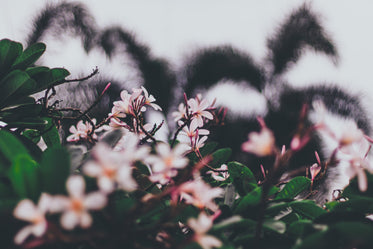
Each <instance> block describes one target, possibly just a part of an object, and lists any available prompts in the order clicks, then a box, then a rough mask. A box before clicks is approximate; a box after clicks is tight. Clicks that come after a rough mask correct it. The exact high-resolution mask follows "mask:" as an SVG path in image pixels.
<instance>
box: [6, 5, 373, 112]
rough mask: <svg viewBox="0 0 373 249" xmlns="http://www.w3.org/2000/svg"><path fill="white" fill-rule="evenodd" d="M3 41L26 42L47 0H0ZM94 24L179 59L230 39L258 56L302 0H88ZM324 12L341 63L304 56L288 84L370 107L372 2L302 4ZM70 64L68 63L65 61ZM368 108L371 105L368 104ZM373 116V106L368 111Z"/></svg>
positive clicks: (310, 54)
mask: <svg viewBox="0 0 373 249" xmlns="http://www.w3.org/2000/svg"><path fill="white" fill-rule="evenodd" d="M2 2H3V3H2V7H1V9H0V38H5V37H7V38H11V39H14V40H18V41H24V39H25V37H26V34H28V30H29V28H30V20H31V18H32V17H34V16H35V13H36V12H37V11H38V10H40V9H41V8H42V7H43V6H44V4H45V3H46V2H57V1H47V0H12V1H5V0H2ZM81 2H84V3H86V5H87V6H88V7H89V9H90V11H92V13H93V15H94V16H95V18H96V22H97V24H98V25H99V26H101V27H105V26H108V25H111V24H119V25H122V26H123V27H125V28H127V29H128V30H133V32H134V33H135V34H136V35H137V37H138V38H139V40H141V41H142V42H144V43H145V44H147V45H149V46H150V47H151V49H152V51H153V53H154V54H155V55H157V56H160V57H164V58H167V59H169V60H170V61H171V62H173V63H176V64H177V63H178V62H179V61H180V60H181V59H182V58H183V57H184V56H185V55H188V54H189V53H190V52H191V51H193V50H194V49H196V48H200V47H205V46H209V45H219V44H232V45H234V46H236V47H238V48H240V49H243V50H245V51H247V52H249V53H251V54H252V55H253V57H254V58H255V59H256V60H257V61H260V60H261V59H262V58H263V57H264V56H265V41H266V38H267V37H268V35H270V34H273V32H274V31H275V28H276V27H277V26H278V25H279V24H280V22H282V21H283V20H284V17H286V16H287V14H288V13H289V12H290V11H291V9H293V8H294V7H297V6H299V5H300V4H301V3H302V2H303V1H299V0H261V1H257V0H235V1H228V0H224V1H223V0H220V1H219V0H183V1H181V0H136V1H133V0H105V1H104V0H85V1H81ZM307 2H308V3H310V4H311V6H312V8H313V10H314V11H316V12H317V13H320V14H321V15H322V20H323V22H324V26H325V29H326V30H327V31H328V32H329V33H330V34H331V35H332V37H333V38H334V41H335V43H336V44H337V47H338V49H339V53H340V62H339V64H338V65H334V64H332V63H331V62H330V61H329V60H327V59H326V58H325V57H324V56H321V55H315V54H312V53H307V55H306V56H304V57H303V58H302V60H301V61H300V63H298V64H297V66H296V68H294V69H293V70H292V71H291V72H289V73H288V79H289V81H290V82H292V83H293V84H297V85H310V84H311V83H317V82H333V83H338V84H340V85H341V86H342V87H344V88H345V89H347V90H348V91H351V92H353V93H361V95H362V97H363V98H364V101H365V104H366V105H367V106H371V104H373V97H372V96H373V79H372V71H373V63H372V58H373V46H372V44H373V28H372V24H373V15H372V12H373V1H369V0H365V1H364V0H359V1H350V0H327V1H326V0H314V1H307ZM63 66H66V67H67V68H69V67H68V65H63ZM370 108H371V109H373V108H372V107H370ZM372 113H373V111H372Z"/></svg>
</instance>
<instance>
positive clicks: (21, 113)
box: [0, 39, 70, 130]
mask: <svg viewBox="0 0 373 249" xmlns="http://www.w3.org/2000/svg"><path fill="white" fill-rule="evenodd" d="M45 49H46V46H45V45H44V44H42V43H36V44H33V45H32V46H30V47H28V48H26V49H25V50H23V47H22V44H21V43H18V42H14V41H11V40H8V39H3V40H1V41H0V121H2V122H5V123H6V124H7V127H9V128H21V129H25V128H30V129H37V130H43V129H45V128H46V126H47V124H48V122H46V120H44V119H43V116H44V115H45V112H43V106H42V104H41V103H36V102H35V100H34V98H32V97H30V95H31V94H34V93H37V92H40V91H43V90H46V89H48V88H50V87H52V86H55V85H58V84H60V83H63V82H64V80H65V78H66V77H67V76H68V75H69V74H70V73H69V72H68V71H67V70H66V69H63V68H52V69H50V68H48V67H37V66H34V63H35V62H36V61H37V60H38V59H39V57H40V56H41V55H42V54H43V53H44V52H45Z"/></svg>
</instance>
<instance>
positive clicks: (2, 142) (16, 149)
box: [0, 130, 29, 162]
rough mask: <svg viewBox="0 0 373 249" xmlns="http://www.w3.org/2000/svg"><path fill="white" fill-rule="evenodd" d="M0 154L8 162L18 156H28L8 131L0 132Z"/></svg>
mask: <svg viewBox="0 0 373 249" xmlns="http://www.w3.org/2000/svg"><path fill="white" fill-rule="evenodd" d="M0 153H1V154H2V155H3V156H4V157H5V158H6V159H7V160H8V161H9V162H12V161H13V159H14V158H16V157H17V156H19V155H23V154H28V153H29V152H28V150H27V149H26V147H25V146H23V144H22V143H21V142H20V141H19V140H18V138H17V137H16V136H14V135H13V134H11V133H10V132H8V131H5V130H0Z"/></svg>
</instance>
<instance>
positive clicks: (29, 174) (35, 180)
mask: <svg viewBox="0 0 373 249" xmlns="http://www.w3.org/2000/svg"><path fill="white" fill-rule="evenodd" d="M9 179H10V181H11V183H12V186H13V189H14V191H15V193H17V194H18V196H19V197H20V198H30V199H32V200H37V199H38V197H39V195H40V170H39V165H38V164H37V162H35V161H34V160H33V159H32V158H31V157H30V156H29V155H27V154H23V155H18V156H16V157H15V158H14V159H13V163H12V166H11V168H10V169H9Z"/></svg>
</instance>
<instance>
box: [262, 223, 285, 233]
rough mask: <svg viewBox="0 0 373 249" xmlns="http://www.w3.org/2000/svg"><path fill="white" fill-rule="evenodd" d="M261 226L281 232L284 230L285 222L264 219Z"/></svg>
mask: <svg viewBox="0 0 373 249" xmlns="http://www.w3.org/2000/svg"><path fill="white" fill-rule="evenodd" d="M263 228H264V229H267V230H269V231H273V232H276V233H279V234H283V233H285V231H286V224H285V223H284V222H282V221H279V220H266V221H264V223H263Z"/></svg>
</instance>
